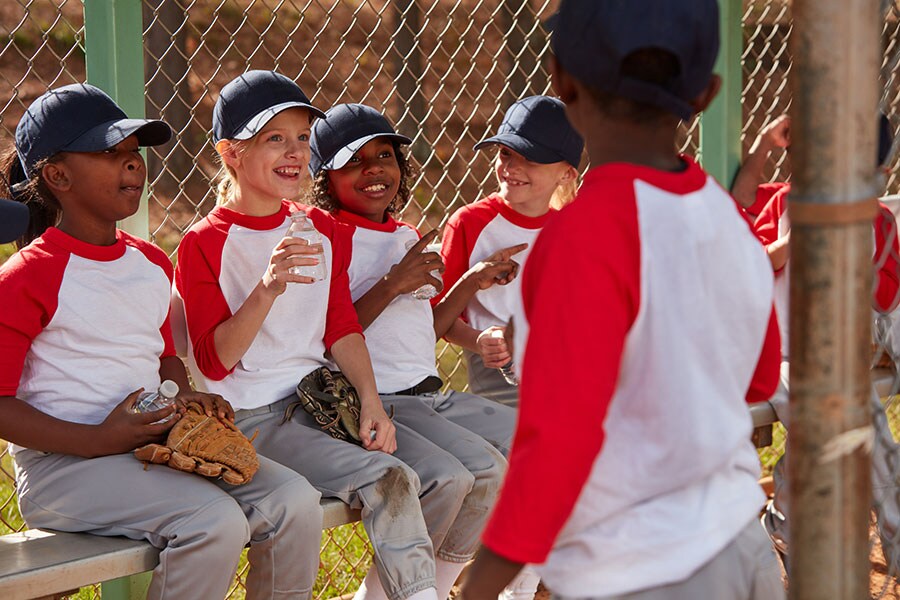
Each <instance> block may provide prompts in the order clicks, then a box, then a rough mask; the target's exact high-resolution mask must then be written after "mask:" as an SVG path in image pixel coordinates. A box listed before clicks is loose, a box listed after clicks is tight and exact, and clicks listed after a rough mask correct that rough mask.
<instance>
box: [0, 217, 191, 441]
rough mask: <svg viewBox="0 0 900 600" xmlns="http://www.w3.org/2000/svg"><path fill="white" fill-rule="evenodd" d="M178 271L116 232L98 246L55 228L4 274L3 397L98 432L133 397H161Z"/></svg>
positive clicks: (0, 319)
mask: <svg viewBox="0 0 900 600" xmlns="http://www.w3.org/2000/svg"><path fill="white" fill-rule="evenodd" d="M171 279H172V263H171V262H170V261H169V259H168V257H167V256H166V255H165V253H164V252H163V251H162V250H160V249H159V248H157V247H156V246H154V245H153V244H150V243H149V242H145V241H143V240H141V239H138V238H135V237H133V236H131V235H129V234H127V233H124V232H122V231H117V232H116V242H115V243H114V244H113V245H112V246H94V245H92V244H88V243H85V242H82V241H80V240H77V239H75V238H73V237H71V236H69V235H67V234H65V233H63V232H62V231H60V230H59V229H56V228H54V227H51V228H50V229H48V230H47V231H45V232H44V234H43V235H41V236H40V237H39V238H38V239H36V240H35V241H34V242H32V243H31V244H29V245H28V246H27V247H25V248H23V249H22V250H21V251H19V252H18V253H16V254H14V255H13V256H12V257H10V259H9V260H8V261H7V262H6V264H4V265H3V266H2V267H0V296H2V298H3V310H2V311H0V353H2V355H3V362H2V363H0V396H17V397H18V398H19V399H21V400H24V401H25V402H27V403H28V404H30V405H32V406H33V407H35V408H36V409H38V410H40V411H42V412H44V413H47V414H49V415H51V416H53V417H56V418H58V419H62V420H65V421H70V422H74V423H87V424H97V423H101V422H103V420H104V419H106V417H107V416H108V415H109V412H110V411H111V410H112V409H113V408H114V407H115V406H116V405H118V404H119V403H120V402H122V400H124V399H125V397H126V396H128V394H130V393H131V392H133V391H135V390H136V389H138V388H140V387H143V388H144V389H146V390H155V389H156V388H158V387H159V383H160V381H159V367H160V358H162V357H166V356H171V355H174V353H175V351H174V348H173V345H172V335H171V332H170V330H169V320H168V314H169V290H170V286H171Z"/></svg>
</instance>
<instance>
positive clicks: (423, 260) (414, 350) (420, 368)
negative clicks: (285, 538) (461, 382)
mask: <svg viewBox="0 0 900 600" xmlns="http://www.w3.org/2000/svg"><path fill="white" fill-rule="evenodd" d="M409 143H410V140H409V138H407V137H405V136H402V135H400V134H398V133H396V132H395V131H394V129H393V127H392V126H391V124H390V123H388V121H387V119H385V118H384V116H383V115H382V114H381V113H379V112H378V111H376V110H375V109H373V108H371V107H369V106H364V105H362V104H342V105H338V106H335V107H334V108H332V109H331V110H330V111H329V112H328V119H325V120H322V121H318V122H316V123H315V125H314V126H313V136H312V143H311V147H312V160H311V161H310V172H311V173H312V174H313V179H314V183H313V197H312V200H311V202H312V203H314V204H316V205H318V206H320V207H322V208H324V209H325V210H328V211H330V212H331V213H332V215H333V216H334V219H335V221H336V222H338V223H341V224H344V225H346V226H348V227H349V228H350V230H351V232H352V237H353V244H352V249H351V251H352V256H351V258H350V293H351V295H352V297H353V301H354V305H355V307H356V312H357V314H358V315H359V320H360V324H361V325H362V327H363V328H364V329H365V332H366V341H367V344H368V346H369V348H370V349H371V352H372V365H373V367H374V369H375V380H376V383H377V386H378V393H379V394H381V395H382V398H383V400H384V401H385V403H386V404H391V405H396V406H397V410H398V414H400V415H403V416H401V417H399V420H401V422H403V421H402V419H405V418H411V417H412V415H424V414H433V413H432V411H436V413H438V414H439V415H440V416H441V417H442V418H441V419H436V422H438V423H441V426H442V427H446V426H447V425H448V423H447V421H450V422H452V423H455V424H457V425H459V426H461V427H463V428H465V429H468V430H469V431H473V432H475V433H476V434H478V435H479V436H481V437H483V438H484V439H486V440H487V441H489V442H490V443H491V445H493V446H494V447H495V448H497V449H499V450H500V451H501V452H503V453H504V455H505V454H507V453H508V452H509V447H510V441H511V437H512V432H513V428H514V426H515V411H513V410H512V409H511V408H509V407H503V406H497V405H496V404H495V403H492V402H490V401H487V400H485V399H484V398H481V397H479V396H475V395H473V394H465V393H462V392H455V391H451V392H448V393H444V392H441V388H442V387H443V382H442V381H441V379H440V378H439V377H438V373H437V368H436V365H435V360H434V346H435V339H436V338H437V337H440V336H441V335H443V333H445V332H446V331H447V329H448V327H449V326H450V324H451V323H452V322H453V321H454V320H455V319H456V317H457V315H458V314H459V312H460V310H461V305H463V304H464V303H465V301H467V300H468V297H470V294H471V293H472V291H474V289H477V288H478V287H480V286H482V285H492V284H493V281H494V280H495V279H496V278H497V277H498V276H499V277H501V278H511V277H512V276H514V272H515V266H514V264H513V263H512V262H511V261H509V260H508V259H507V260H494V261H492V262H490V263H482V264H480V265H478V267H477V268H473V269H471V270H470V271H469V272H468V273H466V275H465V276H464V277H462V278H460V281H459V282H458V285H457V286H456V289H455V290H454V291H453V292H451V293H450V294H448V297H447V299H446V302H444V303H441V304H439V305H438V306H437V307H436V308H435V310H434V311H432V309H431V305H430V304H429V303H428V302H427V301H426V300H419V299H417V298H415V297H414V296H413V295H412V293H413V292H414V291H415V290H416V289H418V288H419V287H420V286H422V285H424V284H432V285H435V286H436V287H437V288H440V286H441V281H440V279H439V278H437V277H435V273H438V274H439V272H440V271H441V270H442V268H443V267H442V264H441V260H440V256H438V254H437V253H436V252H425V249H426V245H427V244H428V243H429V242H431V241H433V240H434V237H435V235H436V233H437V232H434V231H432V232H430V233H428V234H426V235H425V236H424V237H422V238H421V239H420V238H419V234H418V232H417V231H416V230H415V228H413V227H412V226H411V225H407V224H405V223H402V222H400V221H397V220H396V219H394V217H393V215H394V214H395V213H397V212H399V211H400V210H401V209H402V208H403V207H404V206H405V205H406V203H407V202H408V201H409V198H410V188H409V186H410V179H411V177H410V171H409V163H408V162H407V160H406V157H405V155H404V153H403V150H402V148H401V145H405V144H409ZM369 155H371V157H370V156H369ZM466 294H468V295H466ZM426 408H427V410H426ZM422 411H425V412H422ZM409 424H410V425H412V426H414V427H415V428H416V429H417V430H418V431H420V433H425V431H427V426H426V425H425V424H424V423H419V424H414V423H409ZM420 427H421V428H422V429H419V428H420ZM425 435H426V437H429V438H431V435H430V434H428V433H425ZM447 449H448V450H450V449H449V448H447Z"/></svg>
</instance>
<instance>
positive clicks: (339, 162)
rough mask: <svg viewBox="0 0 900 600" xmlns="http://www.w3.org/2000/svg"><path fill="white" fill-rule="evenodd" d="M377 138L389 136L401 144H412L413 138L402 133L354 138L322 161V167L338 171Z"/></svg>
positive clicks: (376, 134)
mask: <svg viewBox="0 0 900 600" xmlns="http://www.w3.org/2000/svg"><path fill="white" fill-rule="evenodd" d="M375 138H388V139H391V140H396V141H398V142H400V143H401V144H412V140H411V139H409V138H408V137H406V136H405V135H400V134H399V133H373V134H372V135H367V136H365V137H361V138H359V139H358V140H353V141H352V142H350V143H349V144H347V145H346V146H344V147H343V148H341V149H340V150H338V151H337V152H335V153H334V156H332V157H331V158H330V159H328V160H327V161H325V162H324V163H322V166H321V167H319V168H320V169H324V170H325V171H336V170H338V169H342V168H344V166H345V165H346V164H347V161H348V160H350V159H351V158H352V157H353V155H354V154H356V153H357V152H358V151H359V149H360V148H362V147H363V146H365V145H366V144H368V143H369V142H371V141H372V140H374V139H375Z"/></svg>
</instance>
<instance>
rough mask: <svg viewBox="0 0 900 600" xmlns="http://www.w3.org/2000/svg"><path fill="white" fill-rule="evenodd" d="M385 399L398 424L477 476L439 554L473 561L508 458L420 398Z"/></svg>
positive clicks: (460, 560)
mask: <svg viewBox="0 0 900 600" xmlns="http://www.w3.org/2000/svg"><path fill="white" fill-rule="evenodd" d="M381 400H382V402H383V403H384V406H385V409H386V410H388V412H390V411H391V410H392V409H393V411H394V422H395V423H397V424H400V425H403V426H405V427H407V428H409V429H411V430H412V431H415V432H416V433H417V434H419V435H420V436H422V437H424V438H425V439H427V440H429V441H430V442H431V443H433V444H434V445H435V446H437V447H439V448H441V449H442V450H444V451H445V452H447V453H448V454H450V455H451V456H453V457H454V458H455V459H456V460H457V461H459V463H460V464H461V465H462V466H463V468H464V469H465V470H466V471H467V472H468V473H471V475H472V476H473V477H474V483H473V485H472V489H471V491H470V492H469V493H468V494H466V497H465V498H464V499H463V501H462V506H461V507H460V509H459V512H458V513H457V515H456V519H455V520H454V521H453V524H452V525H451V526H450V533H449V534H448V536H449V537H448V539H447V540H446V541H445V542H444V545H443V546H436V548H437V549H438V550H437V555H438V556H439V557H440V558H442V559H444V560H447V561H450V562H466V561H468V560H470V559H471V558H472V557H473V556H474V555H475V551H476V550H477V549H478V546H479V540H480V539H481V533H482V531H483V530H484V527H485V525H486V524H487V519H488V516H489V515H490V512H491V509H492V508H493V507H494V502H496V500H497V495H498V494H499V492H500V486H501V484H502V483H503V475H504V474H505V473H506V459H505V458H504V457H503V455H502V454H501V453H500V451H499V450H497V449H495V448H494V447H493V446H492V445H491V444H490V443H489V442H488V441H487V440H485V439H484V438H483V437H481V436H480V435H478V434H476V433H474V432H472V431H470V430H469V429H466V428H465V427H462V426H460V425H457V424H456V423H453V422H451V421H449V420H447V419H446V418H444V416H443V415H441V414H440V413H438V412H436V411H435V410H434V409H432V408H431V407H429V406H427V405H426V404H425V403H424V402H422V399H421V397H419V396H397V395H382V396H381ZM451 541H452V543H451Z"/></svg>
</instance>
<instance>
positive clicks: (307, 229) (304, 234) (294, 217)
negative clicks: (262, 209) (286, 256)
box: [288, 210, 328, 281]
mask: <svg viewBox="0 0 900 600" xmlns="http://www.w3.org/2000/svg"><path fill="white" fill-rule="evenodd" d="M288 235H290V236H291V237H295V238H302V239H304V240H306V242H307V243H308V244H309V245H310V246H317V247H318V249H319V251H318V253H316V254H303V255H302V256H304V257H309V258H315V259H316V260H318V261H319V262H318V263H317V264H314V265H303V266H300V267H291V268H290V272H291V273H292V274H293V275H301V276H303V277H312V278H313V279H315V280H316V281H322V280H323V279H325V276H326V275H327V274H328V270H327V269H326V268H325V250H324V248H323V247H322V234H321V233H319V231H318V230H317V229H316V228H315V227H313V224H312V223H310V221H309V219H308V218H307V216H306V213H305V212H304V211H302V210H298V211H297V212H295V213H291V226H290V228H289V229H288Z"/></svg>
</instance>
